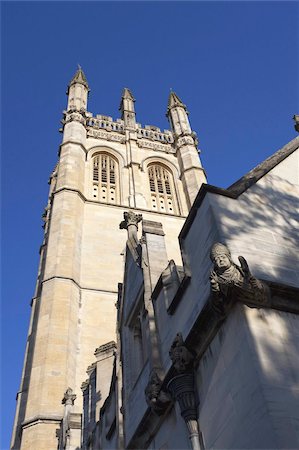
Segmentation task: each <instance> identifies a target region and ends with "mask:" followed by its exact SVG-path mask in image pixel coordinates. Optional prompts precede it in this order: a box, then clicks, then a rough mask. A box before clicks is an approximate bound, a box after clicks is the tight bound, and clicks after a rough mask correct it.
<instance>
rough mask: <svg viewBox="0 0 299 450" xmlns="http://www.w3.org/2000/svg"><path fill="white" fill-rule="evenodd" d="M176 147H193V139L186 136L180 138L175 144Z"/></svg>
mask: <svg viewBox="0 0 299 450" xmlns="http://www.w3.org/2000/svg"><path fill="white" fill-rule="evenodd" d="M176 145H177V147H178V148H180V147H183V145H195V142H194V139H193V137H192V136H190V135H187V136H182V137H179V138H178V140H177V143H176Z"/></svg>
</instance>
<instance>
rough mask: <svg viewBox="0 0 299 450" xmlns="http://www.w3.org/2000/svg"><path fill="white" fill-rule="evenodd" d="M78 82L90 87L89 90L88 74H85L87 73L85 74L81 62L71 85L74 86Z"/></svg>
mask: <svg viewBox="0 0 299 450" xmlns="http://www.w3.org/2000/svg"><path fill="white" fill-rule="evenodd" d="M76 83H79V84H83V86H85V87H86V88H87V89H88V91H89V86H88V82H87V79H86V76H85V74H84V72H83V70H82V67H81V66H80V64H78V69H77V72H76V73H75V75H74V76H73V78H72V79H71V81H70V84H69V87H70V86H72V85H73V84H76Z"/></svg>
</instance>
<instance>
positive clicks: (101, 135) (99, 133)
mask: <svg viewBox="0 0 299 450" xmlns="http://www.w3.org/2000/svg"><path fill="white" fill-rule="evenodd" d="M87 136H88V137H93V138H95V139H106V140H107V141H114V142H119V143H121V144H124V143H125V142H126V139H125V137H124V136H123V135H122V134H116V133H110V132H107V131H103V130H94V129H92V128H88V129H87Z"/></svg>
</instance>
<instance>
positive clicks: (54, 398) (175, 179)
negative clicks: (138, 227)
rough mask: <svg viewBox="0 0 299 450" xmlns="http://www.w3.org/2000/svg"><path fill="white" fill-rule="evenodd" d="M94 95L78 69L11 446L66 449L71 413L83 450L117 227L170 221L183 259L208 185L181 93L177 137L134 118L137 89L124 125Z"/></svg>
mask: <svg viewBox="0 0 299 450" xmlns="http://www.w3.org/2000/svg"><path fill="white" fill-rule="evenodd" d="M88 92H89V86H88V83H87V80H86V77H85V75H84V73H83V71H82V70H81V68H79V69H78V71H77V72H76V74H75V76H74V77H73V79H72V80H71V82H70V84H69V86H68V91H67V95H68V103H67V109H66V111H64V113H63V114H64V116H63V121H62V122H63V128H62V143H61V146H60V149H59V160H58V163H57V166H56V167H55V169H54V171H53V173H52V174H51V177H50V180H49V184H50V191H49V198H48V204H47V206H46V208H45V211H44V214H43V220H44V230H45V234H44V240H43V243H42V246H41V249H40V265H39V271H38V278H37V284H36V290H35V293H34V297H33V299H32V305H31V307H32V313H31V321H30V327H29V332H28V340H27V347H26V354H25V361H24V368H23V373H22V380H21V386H20V390H19V392H18V396H17V410H16V417H15V424H14V431H13V436H12V443H11V448H13V449H18V448H21V449H22V450H23V449H30V450H33V449H38V450H42V449H47V450H48V449H56V448H57V445H58V444H57V442H58V441H59V446H60V448H64V446H65V438H63V440H61V439H60V438H59V436H60V434H61V427H62V422H63V419H64V418H65V414H66V415H67V416H68V415H69V412H70V409H71V410H72V424H73V426H74V429H73V431H72V433H71V437H69V439H71V440H72V444H70V445H72V447H71V448H79V447H80V445H81V432H80V428H81V421H82V417H81V416H82V402H81V384H82V381H84V380H85V378H86V368H87V367H88V366H89V365H90V362H91V361H92V358H93V354H94V351H95V349H96V348H99V346H100V347H101V346H103V345H104V346H105V344H107V342H110V341H115V340H116V313H117V310H116V308H115V304H116V302H117V296H118V288H117V285H118V283H119V282H120V281H121V280H122V272H123V264H124V251H125V247H126V236H125V233H124V232H123V231H122V230H121V229H119V223H120V221H121V220H122V217H123V213H124V211H129V210H132V211H134V212H135V213H136V214H142V217H143V218H146V219H147V220H151V221H159V222H161V223H163V227H164V230H165V232H166V233H167V238H166V241H167V245H168V249H169V250H168V251H169V254H170V256H171V258H175V259H180V251H179V245H178V242H177V236H178V234H179V231H180V229H181V228H182V226H183V223H184V220H185V218H186V216H187V215H188V211H189V210H190V207H191V204H192V203H193V201H194V199H195V197H196V195H197V192H198V190H199V188H200V186H201V184H202V183H203V182H206V178H205V173H204V170H203V168H202V166H201V163H200V159H199V157H198V149H197V140H196V134H195V133H194V132H193V131H192V130H191V127H190V123H189V120H188V114H187V111H186V107H185V105H184V104H183V103H182V101H181V100H180V99H179V98H178V96H177V95H176V94H175V93H171V94H170V96H169V103H168V108H167V116H168V119H169V122H170V127H171V130H164V131H161V130H160V129H159V128H157V127H155V126H145V127H142V126H141V125H140V124H139V123H138V122H137V121H136V113H135V106H134V103H135V100H134V98H133V95H132V93H131V92H130V91H129V89H124V91H123V95H122V98H121V103H120V114H121V117H120V118H119V119H117V120H113V119H112V117H109V116H103V115H95V116H94V115H92V114H91V113H89V112H88V110H87V101H88ZM129 229H130V227H129ZM104 377H105V376H104ZM106 378H107V376H106ZM108 378H109V376H108ZM107 386H108V387H107ZM107 386H102V387H101V390H102V394H101V398H102V400H103V401H104V400H105V398H104V397H105V395H106V394H108V392H109V386H110V380H109V381H107ZM75 397H77V398H76V399H75ZM64 422H65V421H64ZM63 426H65V423H64V425H63ZM62 434H63V433H62ZM68 445H69V444H68ZM61 446H62V447H61Z"/></svg>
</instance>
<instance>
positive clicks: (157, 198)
mask: <svg viewBox="0 0 299 450" xmlns="http://www.w3.org/2000/svg"><path fill="white" fill-rule="evenodd" d="M148 176H149V184H150V192H151V206H152V209H154V210H156V211H160V212H166V213H169V214H174V213H175V200H174V186H173V178H172V174H171V173H170V172H169V170H167V169H166V167H164V166H162V165H160V164H152V165H150V166H149V168H148Z"/></svg>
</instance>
